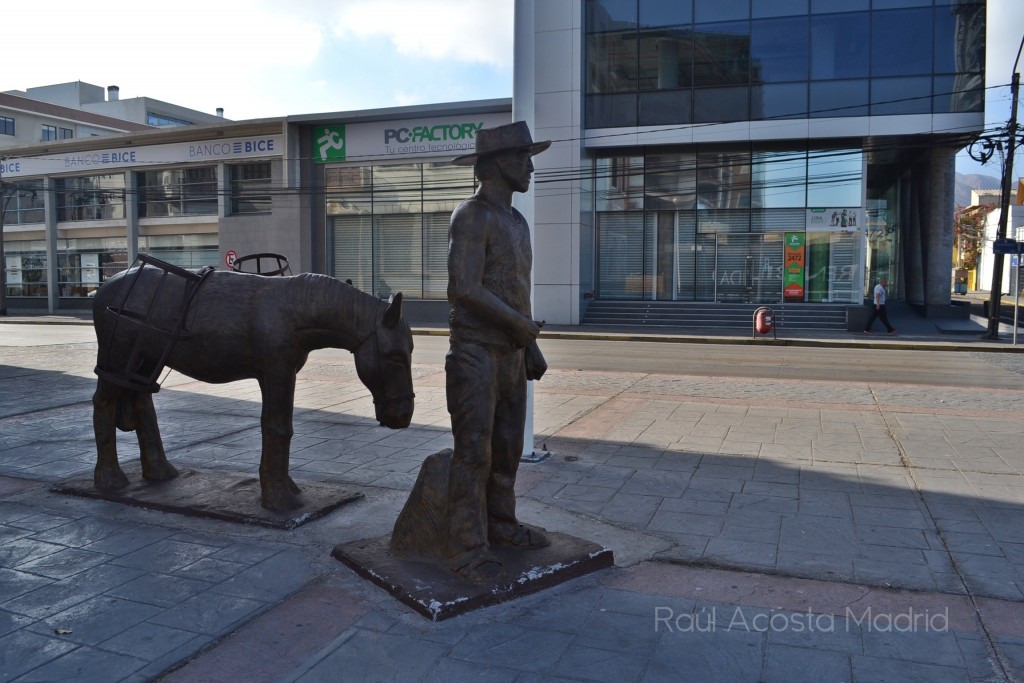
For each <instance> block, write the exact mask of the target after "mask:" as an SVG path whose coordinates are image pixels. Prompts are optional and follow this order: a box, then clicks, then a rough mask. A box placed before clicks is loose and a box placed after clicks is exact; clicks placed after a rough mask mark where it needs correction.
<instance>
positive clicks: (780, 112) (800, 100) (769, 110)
mask: <svg viewBox="0 0 1024 683" xmlns="http://www.w3.org/2000/svg"><path fill="white" fill-rule="evenodd" d="M803 118H807V83H806V82H803V83H771V84H765V85H754V86H751V87H750V120H751V121H768V120H772V119H803Z"/></svg>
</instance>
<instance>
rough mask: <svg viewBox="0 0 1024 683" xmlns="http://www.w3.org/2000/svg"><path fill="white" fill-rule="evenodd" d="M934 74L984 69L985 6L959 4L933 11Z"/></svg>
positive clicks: (937, 8)
mask: <svg viewBox="0 0 1024 683" xmlns="http://www.w3.org/2000/svg"><path fill="white" fill-rule="evenodd" d="M934 59H935V61H934V65H935V66H934V72H935V73H937V74H941V73H965V72H979V71H984V69H985V7H984V6H983V5H972V4H963V5H955V6H953V7H936V8H935V58H934Z"/></svg>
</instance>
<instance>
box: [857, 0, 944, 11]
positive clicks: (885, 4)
mask: <svg viewBox="0 0 1024 683" xmlns="http://www.w3.org/2000/svg"><path fill="white" fill-rule="evenodd" d="M931 6H932V0H871V9H902V8H904V7H931Z"/></svg>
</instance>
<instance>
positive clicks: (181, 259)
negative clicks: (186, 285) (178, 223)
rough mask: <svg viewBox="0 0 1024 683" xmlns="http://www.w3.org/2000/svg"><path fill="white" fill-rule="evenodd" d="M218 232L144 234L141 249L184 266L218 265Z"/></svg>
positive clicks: (162, 259)
mask: <svg viewBox="0 0 1024 683" xmlns="http://www.w3.org/2000/svg"><path fill="white" fill-rule="evenodd" d="M217 240H218V236H217V233H215V232H211V233H195V234H187V235H186V234H179V235H150V236H145V235H142V236H140V237H139V251H140V252H143V253H146V254H150V255H152V256H155V257H156V258H158V259H160V260H161V261H167V262H168V263H173V264H174V265H176V266H181V267H182V268H201V267H203V266H216V265H219V262H220V253H219V248H220V247H219V245H218V241H217Z"/></svg>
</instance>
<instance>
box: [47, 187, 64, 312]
mask: <svg viewBox="0 0 1024 683" xmlns="http://www.w3.org/2000/svg"><path fill="white" fill-rule="evenodd" d="M43 220H44V221H45V222H46V237H45V241H46V309H47V311H48V312H49V313H50V315H53V313H54V312H55V311H56V310H57V309H59V308H60V268H59V267H58V265H59V259H60V257H59V255H58V253H57V190H56V183H55V182H54V180H53V178H51V177H49V176H47V177H46V178H43Z"/></svg>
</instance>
